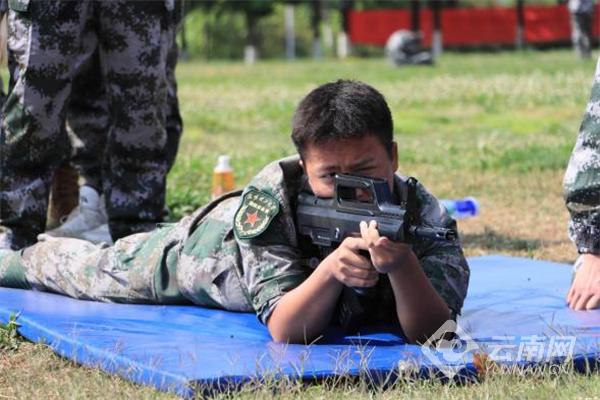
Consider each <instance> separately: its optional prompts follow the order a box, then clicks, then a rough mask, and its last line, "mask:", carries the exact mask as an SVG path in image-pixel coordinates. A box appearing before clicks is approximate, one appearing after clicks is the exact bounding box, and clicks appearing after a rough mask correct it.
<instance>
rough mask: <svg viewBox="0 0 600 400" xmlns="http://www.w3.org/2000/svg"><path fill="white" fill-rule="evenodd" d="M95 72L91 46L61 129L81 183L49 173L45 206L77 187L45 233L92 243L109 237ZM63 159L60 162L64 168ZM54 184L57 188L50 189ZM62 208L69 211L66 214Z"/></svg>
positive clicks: (177, 6) (102, 119)
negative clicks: (75, 198) (74, 201)
mask: <svg viewBox="0 0 600 400" xmlns="http://www.w3.org/2000/svg"><path fill="white" fill-rule="evenodd" d="M181 5H182V2H181V1H179V0H175V3H174V9H173V19H172V25H171V26H170V28H171V29H172V30H171V31H170V35H171V36H170V41H169V43H168V44H169V46H170V47H169V51H168V55H167V66H166V74H167V75H166V79H167V102H166V110H165V115H166V121H165V124H166V126H165V128H166V134H167V144H166V157H167V161H166V162H167V171H169V170H170V169H171V167H172V166H173V164H174V162H175V158H176V156H177V150H178V147H179V140H180V138H181V132H182V129H183V123H182V119H181V114H180V112H179V101H178V98H177V82H176V78H175V68H176V66H177V60H178V58H179V47H178V45H177V40H176V39H177V32H178V31H179V29H180V26H181V22H182V16H183V15H182V11H183V10H182V7H181ZM99 77H101V71H100V59H99V54H98V51H96V52H95V53H94V56H93V57H92V59H91V60H90V62H89V63H88V64H87V65H86V66H85V67H84V68H83V69H82V70H81V72H80V73H79V74H78V75H77V77H76V78H75V80H74V81H73V88H72V92H71V98H70V102H69V106H68V111H67V124H66V129H67V131H68V134H69V139H70V142H71V147H72V157H71V159H70V160H69V161H67V162H66V163H65V164H66V165H68V164H71V165H73V166H74V167H75V168H76V170H77V172H78V173H79V175H80V177H81V180H82V185H81V186H80V187H79V186H77V182H74V183H73V182H72V180H71V181H70V180H69V176H68V175H67V174H65V173H62V174H58V175H55V177H54V180H53V186H52V189H53V190H52V194H53V196H52V198H51V206H55V208H57V209H65V208H66V207H61V206H60V205H62V204H63V202H67V203H69V202H70V201H69V200H70V199H69V198H68V197H69V196H68V193H69V192H71V191H73V190H75V191H77V190H79V204H78V206H77V207H76V208H74V209H73V208H71V209H72V211H71V209H69V211H70V213H69V211H68V212H66V213H64V214H63V215H65V219H64V220H63V223H62V225H60V226H58V227H54V228H55V229H52V230H51V231H47V232H46V233H45V235H50V236H55V237H75V238H80V239H85V240H89V241H91V242H95V243H98V242H105V243H112V239H111V236H110V232H109V227H108V215H107V212H106V207H105V200H104V196H103V195H102V192H103V190H102V189H103V179H102V175H103V174H102V161H103V159H104V157H105V156H106V154H105V151H104V149H105V147H106V139H107V132H108V131H109V128H110V120H109V110H108V104H107V100H106V93H105V91H104V88H103V86H102V85H98V79H99ZM65 164H63V167H61V168H64V166H65ZM73 186H74V188H73ZM56 188H63V189H62V190H55V189H56ZM65 189H66V190H65ZM61 192H62V193H65V195H66V196H64V197H61V196H60V194H61ZM57 194H58V196H57ZM51 208H52V207H51ZM67 214H69V215H68V216H67Z"/></svg>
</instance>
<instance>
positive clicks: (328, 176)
mask: <svg viewBox="0 0 600 400" xmlns="http://www.w3.org/2000/svg"><path fill="white" fill-rule="evenodd" d="M335 174H336V173H335V172H330V173H328V174H323V175H321V179H333V178H334V177H335Z"/></svg>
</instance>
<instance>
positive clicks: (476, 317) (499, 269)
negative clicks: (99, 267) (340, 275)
mask: <svg viewBox="0 0 600 400" xmlns="http://www.w3.org/2000/svg"><path fill="white" fill-rule="evenodd" d="M469 263H470V265H471V284H470V288H469V295H468V296H467V299H466V302H465V306H464V309H463V315H462V317H461V318H460V319H459V328H458V333H459V336H460V337H461V339H462V340H461V341H460V346H459V347H458V348H457V347H456V346H455V347H454V348H452V349H441V350H440V351H433V350H427V349H424V348H422V347H421V346H417V345H407V344H405V343H404V341H403V339H402V338H401V337H400V336H399V335H397V334H395V333H393V332H386V331H384V330H381V329H377V328H374V329H373V330H372V332H370V333H368V334H363V335H362V336H360V337H344V336H342V335H339V334H337V333H336V332H335V331H333V330H332V331H331V332H328V334H327V335H326V338H325V340H323V341H321V342H319V343H318V344H312V345H309V346H303V345H284V344H276V343H273V342H272V341H271V339H270V337H269V334H268V332H267V330H266V328H265V327H264V326H263V325H261V324H260V323H259V322H258V320H257V319H256V317H255V316H254V315H253V314H240V313H232V312H226V311H219V310H209V309H203V308H200V307H194V306H149V305H124V304H105V303H95V302H89V301H79V300H73V299H70V298H67V297H63V296H58V295H54V294H49V293H40V292H34V291H26V290H18V289H6V288H0V321H2V322H6V321H7V320H8V318H9V316H10V314H11V313H19V315H18V322H19V323H20V328H19V332H20V333H21V335H23V336H25V337H26V338H27V339H30V340H32V341H35V342H37V341H44V342H45V343H47V344H49V345H50V346H52V348H53V349H54V350H55V351H56V352H57V353H58V354H60V355H62V356H64V357H67V358H70V359H73V360H75V361H77V362H79V363H82V364H86V365H91V366H94V367H99V368H102V369H104V370H106V371H109V372H112V373H117V374H119V375H121V376H123V377H125V378H127V379H130V380H132V381H135V382H138V383H141V384H145V385H152V386H155V387H156V388H158V389H160V390H170V391H175V392H177V393H179V394H181V395H184V396H185V395H191V394H193V392H194V390H195V388H196V386H195V385H194V384H195V383H200V384H204V385H208V386H211V385H212V386H213V387H215V386H218V385H219V384H222V383H223V382H228V383H240V382H244V381H247V380H249V379H255V378H261V377H264V376H265V375H267V376H273V375H274V376H275V377H277V376H281V375H289V376H293V377H301V378H304V379H319V378H323V377H327V376H332V375H335V374H353V375H358V374H360V373H364V372H365V371H369V373H370V374H373V375H378V376H384V375H385V374H388V373H392V372H394V371H398V369H403V368H408V367H410V368H413V370H416V371H421V373H422V375H427V374H429V373H431V372H432V371H433V372H434V373H437V374H439V373H442V374H445V375H447V376H450V377H451V376H452V375H453V374H455V373H459V372H460V373H461V374H469V373H472V372H473V371H474V367H473V363H472V361H473V354H475V353H481V352H485V353H487V354H488V355H489V356H490V358H491V359H493V360H496V361H497V362H499V363H504V364H521V365H524V364H528V363H534V364H535V363H542V362H561V361H562V360H564V359H565V358H569V357H571V356H572V357H573V358H574V360H575V362H576V365H579V366H583V365H585V364H589V363H592V364H594V363H596V364H597V363H598V362H599V360H600V310H596V311H589V312H576V311H572V310H569V309H568V308H567V307H566V306H565V300H564V298H565V293H566V292H567V289H568V287H569V284H570V281H571V268H570V266H568V265H563V264H557V263H551V262H544V261H535V260H530V259H523V258H513V257H503V256H486V257H476V258H471V259H470V260H469ZM456 343H457V342H455V344H456Z"/></svg>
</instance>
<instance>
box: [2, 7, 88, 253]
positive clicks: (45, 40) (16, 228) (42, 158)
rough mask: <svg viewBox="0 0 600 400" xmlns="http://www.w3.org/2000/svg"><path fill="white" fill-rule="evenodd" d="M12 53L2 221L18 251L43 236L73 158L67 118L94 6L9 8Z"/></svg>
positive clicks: (4, 141) (6, 109) (4, 132)
mask: <svg viewBox="0 0 600 400" xmlns="http://www.w3.org/2000/svg"><path fill="white" fill-rule="evenodd" d="M10 5H11V7H12V9H11V10H9V15H8V21H9V38H8V47H9V52H10V53H11V57H13V59H14V64H13V65H14V66H16V70H15V71H14V74H13V79H14V80H15V82H14V87H13V88H12V90H11V92H10V93H9V95H8V97H7V100H6V103H5V105H4V109H3V111H4V116H5V118H4V120H3V128H4V129H3V130H2V138H1V139H2V140H1V141H0V146H1V148H0V162H1V165H0V171H1V172H0V223H1V224H2V225H3V226H4V227H5V228H7V229H8V233H9V235H10V236H11V240H10V245H11V247H13V248H20V247H24V246H25V245H28V244H31V243H34V242H35V240H36V236H37V234H39V233H40V232H42V231H43V230H44V226H45V222H46V209H47V205H48V192H49V187H50V179H51V177H52V174H53V173H54V170H55V169H56V167H57V166H58V165H60V164H61V162H62V161H63V160H64V159H65V157H66V156H67V155H68V149H69V144H68V140H67V137H66V134H64V133H63V132H64V131H63V130H62V129H61V128H62V124H64V112H65V105H66V101H67V99H68V97H69V94H70V89H71V77H72V75H73V71H74V68H75V66H76V65H78V64H80V63H81V61H82V60H84V59H87V58H89V56H90V54H91V50H92V49H93V48H95V47H96V44H95V43H94V40H95V39H94V36H93V31H90V29H91V28H92V27H93V25H91V24H89V20H88V15H89V11H90V8H91V3H89V2H64V3H63V2H56V1H52V2H51V1H44V2H41V1H31V2H27V1H15V2H11V3H10Z"/></svg>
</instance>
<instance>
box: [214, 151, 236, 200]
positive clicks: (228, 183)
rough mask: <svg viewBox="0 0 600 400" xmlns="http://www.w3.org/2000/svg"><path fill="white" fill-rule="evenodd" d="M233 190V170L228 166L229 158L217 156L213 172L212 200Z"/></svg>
mask: <svg viewBox="0 0 600 400" xmlns="http://www.w3.org/2000/svg"><path fill="white" fill-rule="evenodd" d="M234 188H235V182H234V179H233V168H231V165H230V164H229V156H225V155H223V156H219V158H218V159H217V165H216V166H215V169H214V170H213V180H212V198H213V199H214V198H216V197H219V196H220V195H222V194H224V193H227V192H231V191H232V190H233V189H234Z"/></svg>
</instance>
